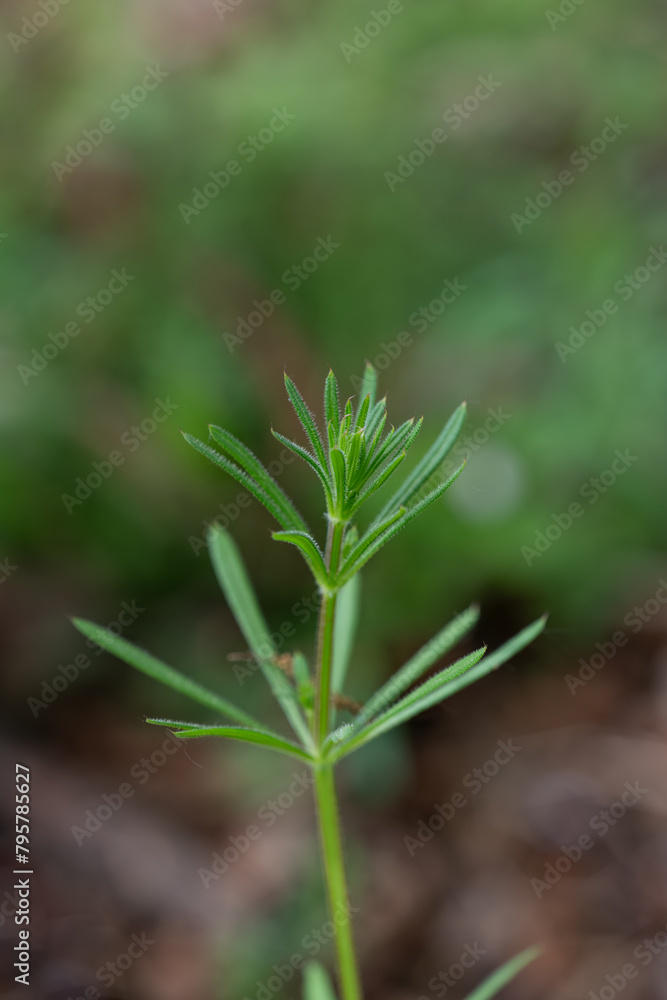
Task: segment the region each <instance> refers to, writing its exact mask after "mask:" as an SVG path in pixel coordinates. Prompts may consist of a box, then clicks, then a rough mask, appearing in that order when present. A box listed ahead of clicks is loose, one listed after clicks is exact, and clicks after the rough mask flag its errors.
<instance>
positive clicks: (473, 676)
mask: <svg viewBox="0 0 667 1000" xmlns="http://www.w3.org/2000/svg"><path fill="white" fill-rule="evenodd" d="M546 621H547V616H546V615H543V616H542V617H541V618H538V619H537V621H534V622H533V623H532V624H531V625H528V626H527V627H526V628H524V629H522V631H521V632H519V633H518V634H517V635H515V636H514V637H513V638H512V639H509V640H508V642H506V643H504V644H503V645H502V646H500V647H499V648H498V649H496V650H494V652H493V653H489V654H487V655H486V656H485V657H484V659H482V660H481V662H477V663H476V664H475V665H474V666H471V667H470V669H466V670H465V671H463V672H461V671H460V670H459V671H458V673H457V675H456V676H455V677H453V678H452V679H451V680H449V681H447V682H446V683H445V685H444V687H443V689H442V691H441V692H440V697H438V698H436V701H435V702H431V704H435V703H436V702H437V701H444V699H445V698H451V696H452V695H453V694H456V693H457V692H458V691H461V690H462V689H463V688H465V687H468V686H469V685H470V684H474V683H475V681H478V680H481V678H482V677H485V676H486V675H487V674H489V673H491V672H492V671H493V670H496V669H497V668H498V667H500V666H502V664H503V663H506V662H507V660H509V659H511V657H512V656H514V655H515V654H516V653H518V652H519V650H521V649H524V647H525V646H528V645H529V644H530V643H531V642H533V640H534V639H536V638H537V636H538V635H539V634H540V633H541V632H542V631H543V629H544V626H545V624H546ZM471 655H475V654H471ZM464 659H465V658H464ZM461 663H462V661H458V663H454V664H452V666H451V667H448V668H447V670H448V671H451V670H452V669H453V668H455V667H458V666H459V664H461ZM445 673H446V671H442V672H441V674H442V675H444V674H445ZM441 674H436V675H435V677H432V678H431V679H430V680H429V681H426V684H430V683H431V681H434V680H435V679H436V678H438V677H440V676H441ZM423 687H424V685H421V687H420V688H416V689H415V691H413V692H412V693H411V694H409V695H407V696H406V697H407V698H413V696H414V695H416V694H418V693H419V692H420V691H421V688H423ZM403 701H405V699H403ZM403 701H402V702H398V704H396V705H394V706H393V708H391V709H389V711H388V712H386V713H385V716H389V715H391V716H392V724H391V725H390V726H389V728H390V729H393V728H394V724H396V725H398V724H399V722H403V721H404V719H403V718H402V717H399V719H398V722H395V723H394V722H393V718H394V713H395V712H396V710H399V709H400V708H401V707H402V705H403ZM424 707H430V705H426V706H424ZM418 711H422V708H421V707H420V708H419V709H418ZM399 714H400V713H399ZM411 714H414V713H411ZM385 716H380V717H379V718H378V719H376V720H375V721H374V722H371V723H370V724H369V725H368V726H367V728H366V729H365V730H363V731H362V732H360V733H359V734H358V735H357V736H355V737H353V738H352V739H351V740H349V741H347V742H345V743H344V744H342V745H341V747H340V748H339V749H338V750H336V751H334V754H335V756H334V757H333V758H332V759H338V758H339V757H343V756H345V755H346V754H347V753H350V752H351V751H352V750H353V749H356V748H357V747H358V746H362V745H363V744H364V743H366V742H367V736H368V738H369V739H374V738H375V736H379V735H380V733H379V732H376V731H375V727H376V726H378V725H379V724H380V723H381V722H382V720H383V719H384V718H385ZM410 717H411V715H409V716H407V718H410ZM384 731H385V729H382V732H384ZM369 734H370V735H369Z"/></svg>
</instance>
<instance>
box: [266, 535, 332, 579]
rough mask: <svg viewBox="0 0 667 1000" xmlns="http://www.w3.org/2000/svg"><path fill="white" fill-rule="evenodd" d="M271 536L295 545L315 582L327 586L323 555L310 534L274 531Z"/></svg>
mask: <svg viewBox="0 0 667 1000" xmlns="http://www.w3.org/2000/svg"><path fill="white" fill-rule="evenodd" d="M271 537H272V538H274V539H275V540H276V541H277V542H290V543H291V544H292V545H296V547H297V548H298V549H300V550H301V552H302V554H303V557H304V559H305V560H306V562H307V563H308V565H309V566H310V569H311V570H312V573H313V576H314V577H315V579H316V580H317V582H318V583H319V584H320V585H321V586H323V587H328V586H329V574H328V573H327V568H326V566H325V565H324V557H323V556H322V553H321V552H320V550H319V548H318V546H317V545H316V543H315V542H314V541H313V539H312V538H311V537H310V535H308V534H306V533H305V532H304V531H274V532H273V534H272V536H271Z"/></svg>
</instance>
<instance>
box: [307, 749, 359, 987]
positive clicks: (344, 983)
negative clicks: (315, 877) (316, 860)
mask: <svg viewBox="0 0 667 1000" xmlns="http://www.w3.org/2000/svg"><path fill="white" fill-rule="evenodd" d="M315 803H316V806H317V812H318V819H319V827H320V839H321V844H322V859H323V863H324V875H325V879H326V884H327V896H328V900H329V914H330V916H331V920H332V923H333V925H334V927H335V928H336V951H337V954H338V971H339V977H340V991H341V996H342V1000H361V985H360V982H359V973H358V971H357V960H356V956H355V954H354V941H353V938H352V922H351V913H350V904H349V900H348V894H347V881H346V878H345V860H344V857H343V845H342V841H341V833H340V823H339V819H338V803H337V799H336V786H335V783H334V773H333V767H332V765H330V764H320V765H319V766H317V767H316V768H315Z"/></svg>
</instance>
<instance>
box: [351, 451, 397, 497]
mask: <svg viewBox="0 0 667 1000" xmlns="http://www.w3.org/2000/svg"><path fill="white" fill-rule="evenodd" d="M404 458H405V452H401V454H400V455H399V456H398V458H395V459H394V461H393V462H390V463H389V465H388V466H387V467H386V468H385V469H383V470H382V472H381V473H380V474H379V476H376V478H375V479H374V480H373V482H372V483H371V484H370V486H369V487H368V488H367V489H365V490H364V492H363V493H360V494H359V497H358V499H357V500H356V501H355V504H354V507H355V510H356V509H358V508H359V507H361V505H362V504H363V503H365V501H366V500H368V498H369V497H371V496H373V494H374V493H375V492H376V491H377V490H379V489H380V487H381V486H384V484H385V483H386V482H387V480H388V479H389V477H390V476H391V475H392V474H393V473H394V472H396V469H397V468H398V467H399V465H400V464H401V462H402V461H403V459H404Z"/></svg>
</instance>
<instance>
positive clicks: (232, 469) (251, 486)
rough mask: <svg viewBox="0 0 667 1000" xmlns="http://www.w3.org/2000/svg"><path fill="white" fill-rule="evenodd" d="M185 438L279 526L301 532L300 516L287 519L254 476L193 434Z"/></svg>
mask: <svg viewBox="0 0 667 1000" xmlns="http://www.w3.org/2000/svg"><path fill="white" fill-rule="evenodd" d="M183 437H184V438H185V440H186V441H187V442H188V444H190V445H192V447H193V448H195V449H196V450H197V451H198V452H200V453H201V454H202V455H204V456H205V457H206V458H207V459H208V460H209V462H213V464H214V465H217V466H219V468H221V469H223V470H224V471H225V472H227V473H228V474H229V475H230V476H232V477H233V478H234V479H236V481H237V482H238V483H241V485H242V486H245V488H246V489H247V490H248V492H249V493H252V495H253V496H254V497H255V499H256V500H259V502H260V503H261V504H263V506H264V507H266V509H267V510H268V511H269V513H271V514H273V516H274V517H275V519H276V521H277V522H278V524H280V525H281V527H283V528H285V530H287V531H291V530H301V528H300V525H301V524H302V523H303V520H302V519H301V516H300V515H297V520H295V519H294V518H293V517H291V516H290V517H286V516H285V512H284V511H283V509H282V508H281V507H280V506H279V504H277V503H276V502H275V500H274V499H273V498H272V497H271V496H269V494H268V493H267V492H266V490H265V489H263V488H262V487H261V486H260V485H259V483H257V482H255V480H254V479H253V478H252V476H249V475H248V473H247V472H245V471H244V470H243V469H242V468H240V466H238V465H236V463H235V462H232V461H230V459H228V458H227V457H226V456H225V455H221V454H220V452H218V451H216V450H215V448H211V447H210V445H207V444H204V442H203V441H199V440H198V438H196V437H193V436H192V435H191V434H185V433H184V434H183Z"/></svg>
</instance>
